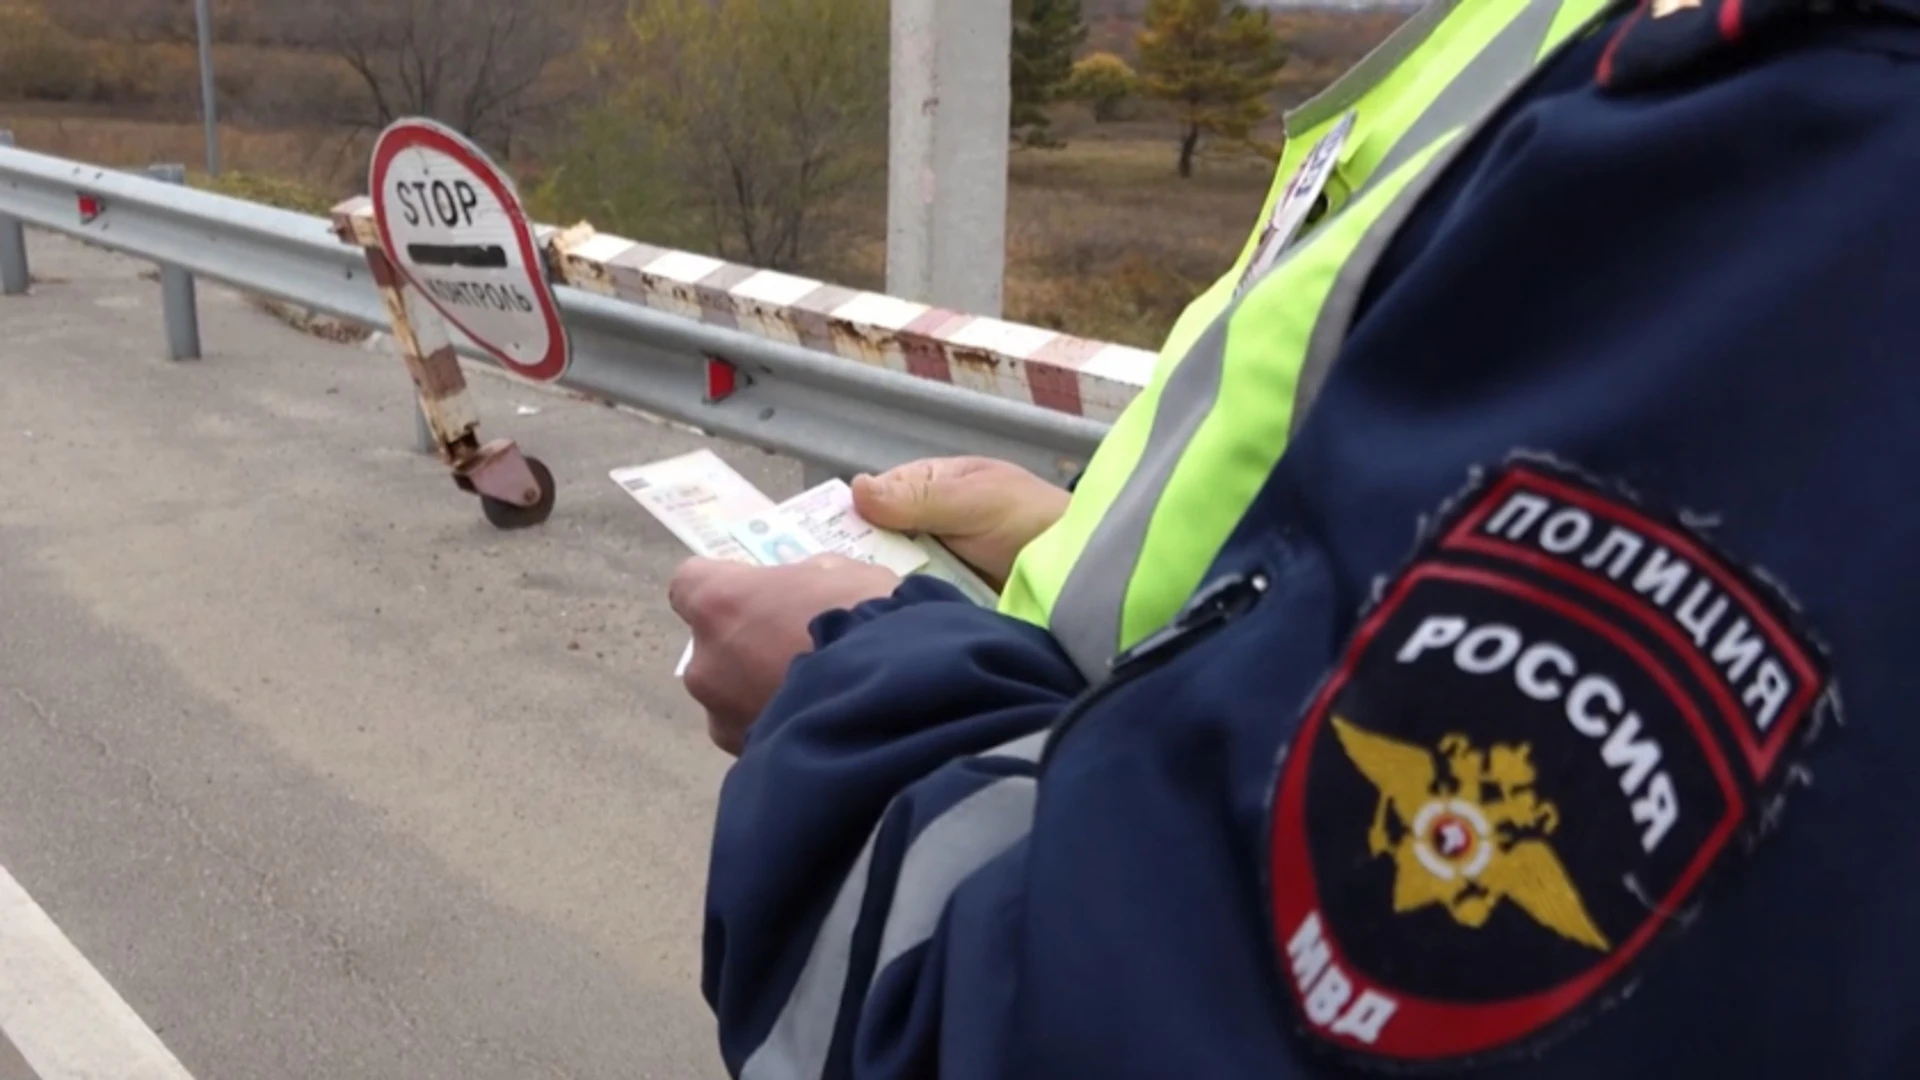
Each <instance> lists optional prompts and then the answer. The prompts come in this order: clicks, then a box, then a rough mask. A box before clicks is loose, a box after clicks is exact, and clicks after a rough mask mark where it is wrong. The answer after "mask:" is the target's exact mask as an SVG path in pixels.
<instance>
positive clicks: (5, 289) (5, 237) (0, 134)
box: [0, 131, 33, 296]
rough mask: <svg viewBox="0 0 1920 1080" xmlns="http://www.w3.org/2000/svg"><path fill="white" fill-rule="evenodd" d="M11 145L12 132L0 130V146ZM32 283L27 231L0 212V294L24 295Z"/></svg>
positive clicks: (13, 219) (15, 220)
mask: <svg viewBox="0 0 1920 1080" xmlns="http://www.w3.org/2000/svg"><path fill="white" fill-rule="evenodd" d="M12 145H13V132H11V131H0V146H12ZM32 284H33V276H32V275H31V274H30V273H28V271H27V231H26V229H25V228H24V227H23V226H22V225H21V224H20V221H19V219H18V218H10V217H7V216H6V215H4V214H0V296H25V295H26V292H27V289H28V288H29V287H30V286H31V285H32Z"/></svg>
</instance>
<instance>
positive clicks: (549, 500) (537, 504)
mask: <svg viewBox="0 0 1920 1080" xmlns="http://www.w3.org/2000/svg"><path fill="white" fill-rule="evenodd" d="M525 460H526V463H527V471H529V472H531V473H532V474H533V479H534V482H535V483H536V484H538V485H539V489H540V493H539V497H538V498H536V499H535V500H534V501H533V502H532V503H531V504H528V505H522V504H520V503H515V502H508V501H506V500H505V499H496V498H494V497H493V496H491V495H485V494H483V495H481V496H480V512H481V513H483V514H485V515H486V516H487V522H488V523H489V524H491V525H492V526H493V527H494V528H496V529H502V530H507V529H530V528H532V527H533V526H535V525H541V524H545V522H546V520H547V519H548V518H550V517H552V516H553V500H554V494H555V492H554V483H553V472H552V470H550V469H548V468H547V466H546V463H545V462H543V461H541V460H540V459H539V458H532V457H530V458H526V459H525Z"/></svg>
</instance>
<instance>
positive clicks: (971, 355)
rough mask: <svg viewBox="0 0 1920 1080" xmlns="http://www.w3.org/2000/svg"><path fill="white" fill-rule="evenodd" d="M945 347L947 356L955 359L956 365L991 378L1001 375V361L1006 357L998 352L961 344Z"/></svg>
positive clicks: (954, 364)
mask: <svg viewBox="0 0 1920 1080" xmlns="http://www.w3.org/2000/svg"><path fill="white" fill-rule="evenodd" d="M943 348H944V349H945V351H946V353H947V356H948V357H949V358H951V359H952V360H953V366H954V367H956V368H962V369H965V370H966V371H969V372H972V373H974V374H977V375H982V376H985V377H986V378H987V379H989V380H991V379H995V378H998V377H999V375H1000V366H1001V361H1003V360H1004V359H1006V358H1005V357H1003V356H1001V355H999V354H998V353H992V352H988V351H987V350H985V349H976V348H971V347H967V346H959V345H946V346H943Z"/></svg>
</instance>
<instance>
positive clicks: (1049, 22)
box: [1011, 0, 1087, 146]
mask: <svg viewBox="0 0 1920 1080" xmlns="http://www.w3.org/2000/svg"><path fill="white" fill-rule="evenodd" d="M1086 40H1087V23H1086V20H1085V19H1084V18H1082V17H1081V13H1080V0H1013V56H1012V75H1013V114H1012V118H1011V119H1012V128H1013V134H1014V136H1015V138H1018V139H1019V140H1020V141H1021V142H1023V143H1026V144H1027V145H1029V146H1057V145H1059V142H1058V140H1056V139H1054V138H1053V135H1052V133H1051V131H1050V130H1049V129H1050V128H1051V127H1052V121H1051V120H1050V119H1049V118H1048V116H1047V106H1048V105H1050V104H1052V103H1053V102H1054V101H1055V100H1057V99H1058V98H1059V97H1060V94H1061V91H1062V90H1063V89H1064V88H1065V86H1066V84H1067V80H1068V79H1070V78H1071V77H1072V75H1073V56H1074V53H1075V52H1076V51H1078V50H1079V48H1080V46H1081V44H1082V43H1084V42H1085V41H1086Z"/></svg>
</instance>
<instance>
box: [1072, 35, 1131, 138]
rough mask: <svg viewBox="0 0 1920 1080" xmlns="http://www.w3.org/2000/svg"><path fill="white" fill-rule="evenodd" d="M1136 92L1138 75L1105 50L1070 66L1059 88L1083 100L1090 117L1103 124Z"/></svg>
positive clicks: (1115, 115)
mask: <svg viewBox="0 0 1920 1080" xmlns="http://www.w3.org/2000/svg"><path fill="white" fill-rule="evenodd" d="M1139 92H1140V76H1139V75H1138V74H1137V73H1135V72H1134V70H1133V68H1132V67H1131V66H1130V65H1129V64H1128V63H1127V62H1126V61H1125V60H1122V59H1120V58H1119V57H1118V56H1115V55H1114V54H1112V53H1109V52H1097V53H1094V54H1093V55H1092V56H1089V57H1087V58H1086V59H1084V60H1081V61H1080V62H1079V63H1077V64H1075V65H1073V76H1072V77H1071V78H1069V79H1068V80H1067V85H1066V86H1065V87H1064V88H1063V89H1062V91H1061V93H1062V96H1064V97H1068V98H1071V99H1073V100H1075V101H1084V102H1086V103H1087V104H1088V105H1089V106H1091V107H1092V109H1093V118H1094V120H1096V121H1098V122H1100V123H1103V124H1104V123H1107V122H1109V121H1112V120H1118V119H1119V118H1120V112H1121V108H1122V107H1123V106H1124V105H1125V104H1126V103H1127V102H1128V101H1130V100H1132V99H1133V97H1134V96H1135V95H1136V94H1138V93H1139Z"/></svg>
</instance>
